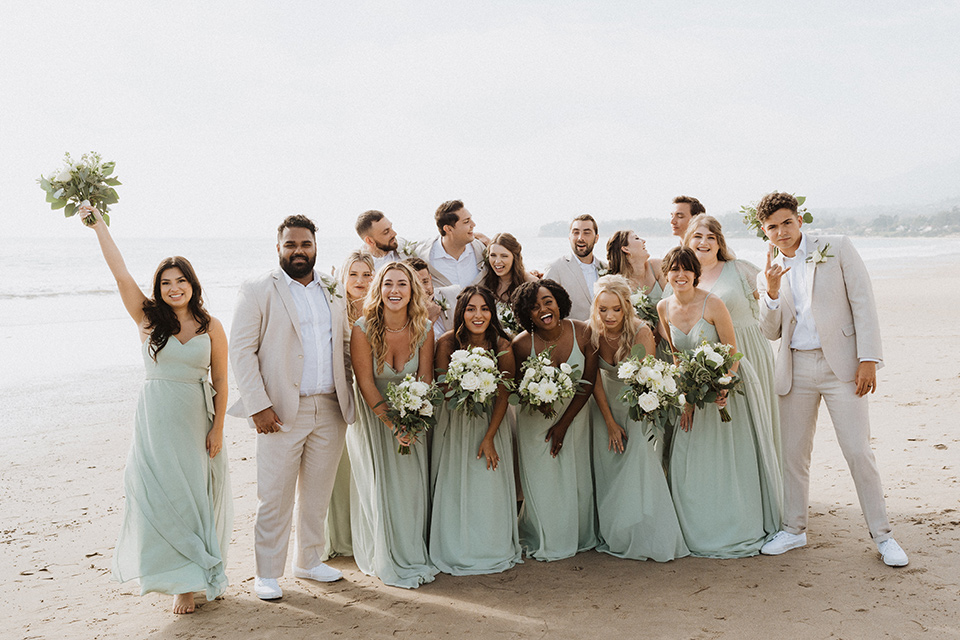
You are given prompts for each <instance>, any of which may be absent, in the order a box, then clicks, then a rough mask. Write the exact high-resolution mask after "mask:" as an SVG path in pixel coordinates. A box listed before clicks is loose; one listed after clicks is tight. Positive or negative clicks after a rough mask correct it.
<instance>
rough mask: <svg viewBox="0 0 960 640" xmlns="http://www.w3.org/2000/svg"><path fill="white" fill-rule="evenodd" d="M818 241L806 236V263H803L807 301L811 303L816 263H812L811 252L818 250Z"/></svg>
mask: <svg viewBox="0 0 960 640" xmlns="http://www.w3.org/2000/svg"><path fill="white" fill-rule="evenodd" d="M819 242H820V241H819V239H818V238H814V237H813V236H807V262H806V263H804V265H803V266H804V267H805V268H806V270H807V273H806V278H805V280H806V285H807V300H810V301H811V302H812V301H813V281H814V279H815V278H816V276H817V263H816V262H814V261H813V258H812V256H813V252H814V251H816V250H817V249H819V248H820V247H819Z"/></svg>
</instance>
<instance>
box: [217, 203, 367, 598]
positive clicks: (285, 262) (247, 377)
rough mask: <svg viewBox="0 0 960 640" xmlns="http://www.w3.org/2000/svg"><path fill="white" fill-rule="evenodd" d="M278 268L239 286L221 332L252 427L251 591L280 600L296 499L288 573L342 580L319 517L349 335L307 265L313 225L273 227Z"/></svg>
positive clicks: (340, 312) (330, 290) (312, 252)
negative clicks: (226, 329)
mask: <svg viewBox="0 0 960 640" xmlns="http://www.w3.org/2000/svg"><path fill="white" fill-rule="evenodd" d="M277 252H278V253H279V256H280V266H281V268H280V269H277V270H275V271H271V272H270V273H268V274H266V275H264V276H261V277H259V278H255V279H253V280H250V281H247V282H245V283H243V285H242V286H241V287H240V294H239V297H238V299H237V304H236V308H235V310H234V316H233V326H232V329H231V332H230V358H231V362H232V364H233V372H234V376H235V378H236V381H237V386H238V387H239V388H240V396H241V399H240V401H239V402H238V403H237V404H236V405H234V406H233V407H231V411H230V412H231V414H232V415H240V416H243V417H246V418H248V420H249V422H250V426H251V427H254V428H256V430H257V499H258V500H257V521H256V527H255V541H254V548H255V555H256V563H257V574H256V580H255V582H254V592H255V593H256V595H257V597H259V598H261V599H263V600H274V599H277V598H280V597H281V596H282V593H283V592H282V590H281V589H280V586H279V583H278V582H277V579H278V578H279V577H281V576H282V575H283V572H284V567H285V565H286V558H287V547H288V543H289V539H290V529H291V524H292V520H293V505H294V498H295V495H294V492H295V490H296V491H297V499H298V501H299V505H300V506H299V510H298V519H297V557H296V562H295V564H294V575H296V576H297V577H301V578H308V579H313V580H320V581H325V582H329V581H333V580H338V579H339V578H341V577H342V574H341V573H340V572H339V571H337V570H336V569H332V568H330V567H328V566H327V565H325V564H323V563H322V562H321V557H322V554H323V552H324V542H325V540H324V517H325V515H326V511H327V506H328V504H329V502H330V495H331V492H332V490H333V482H334V478H335V476H336V472H337V466H338V464H339V462H340V455H341V452H342V451H343V442H344V437H345V435H346V425H347V423H350V422H353V421H354V406H353V392H352V389H351V382H352V373H351V369H350V359H349V349H348V348H347V347H346V345H347V342H346V341H347V340H349V336H350V334H349V331H348V330H347V327H346V326H345V325H346V311H345V309H344V303H343V298H342V294H341V293H340V291H339V290H338V288H337V283H336V282H335V281H333V280H327V279H325V278H323V277H321V276H320V275H319V274H318V273H317V272H316V271H315V270H314V265H315V263H316V259H317V248H316V227H315V226H314V224H313V222H312V221H310V220H309V219H308V218H306V217H304V216H290V217H288V218H287V219H285V220H284V221H283V223H282V224H281V225H280V228H279V230H278V240H277Z"/></svg>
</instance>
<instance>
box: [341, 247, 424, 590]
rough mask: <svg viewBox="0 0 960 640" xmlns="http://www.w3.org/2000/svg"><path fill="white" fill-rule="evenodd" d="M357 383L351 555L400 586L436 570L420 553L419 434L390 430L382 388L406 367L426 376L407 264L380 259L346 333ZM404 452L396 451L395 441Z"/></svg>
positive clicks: (413, 280)
mask: <svg viewBox="0 0 960 640" xmlns="http://www.w3.org/2000/svg"><path fill="white" fill-rule="evenodd" d="M350 352H351V360H352V362H353V373H354V377H355V379H356V384H357V389H358V390H359V393H360V396H361V397H362V398H363V402H361V403H358V406H357V422H356V423H355V424H354V425H352V426H351V427H350V428H349V430H348V431H347V450H348V451H349V455H350V463H351V466H352V471H353V481H354V484H355V486H356V488H357V501H356V502H355V503H354V504H352V505H351V510H352V511H351V518H350V520H351V524H352V529H353V557H354V560H355V561H356V563H357V567H358V568H359V569H360V570H361V571H363V572H364V573H365V574H367V575H372V576H377V577H378V578H380V579H381V580H382V581H383V582H384V584H388V585H391V586H394V587H403V588H407V589H411V588H416V587H418V586H420V585H421V584H424V583H426V582H432V581H433V578H434V576H435V575H436V574H437V569H436V567H434V566H433V563H431V562H430V558H429V554H428V552H427V543H426V539H427V521H428V516H429V495H428V494H429V486H430V478H429V472H428V469H429V466H428V454H427V446H426V442H425V441H424V440H411V439H410V438H409V437H408V436H401V435H395V430H394V425H393V424H391V422H390V420H389V418H387V415H386V411H387V404H386V402H385V400H384V396H383V394H384V391H385V390H386V388H387V385H388V384H390V383H397V382H399V381H400V380H402V379H403V378H404V377H405V376H406V375H408V374H411V375H414V376H416V377H417V378H419V379H420V380H422V381H424V382H427V383H429V382H432V381H433V330H432V329H431V326H430V321H429V320H428V319H427V309H426V306H424V295H423V286H422V285H421V284H420V281H419V280H418V279H417V277H416V273H414V271H413V270H412V269H411V268H410V266H409V265H407V264H404V263H402V262H390V263H388V264H386V265H384V266H383V267H382V268H381V269H380V271H378V272H377V275H376V276H375V277H374V281H373V283H372V285H371V286H370V290H369V291H368V292H367V297H366V299H365V301H364V304H363V316H362V317H361V318H360V319H359V320H357V322H356V324H355V325H354V327H353V333H352V335H351V337H350ZM398 442H399V443H400V444H405V445H409V447H410V453H409V454H406V455H401V454H399V453H398V452H397V443H398Z"/></svg>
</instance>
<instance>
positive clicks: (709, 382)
mask: <svg viewBox="0 0 960 640" xmlns="http://www.w3.org/2000/svg"><path fill="white" fill-rule="evenodd" d="M677 355H678V358H679V360H680V362H679V369H680V370H679V376H678V381H679V383H680V391H682V392H683V395H684V396H685V399H686V401H687V402H689V403H690V404H695V405H697V406H698V407H700V408H701V409H702V408H703V407H704V406H705V405H707V404H708V403H710V402H715V401H716V400H717V398H718V397H719V395H720V393H721V392H723V391H727V392H734V393H736V392H741V393H742V391H743V390H742V389H741V386H742V385H741V380H740V378H739V377H738V376H737V374H735V373H733V372H732V371H730V367H732V366H733V364H734V363H735V362H737V361H738V360H739V359H740V358H742V357H743V354H742V353H733V347H731V346H730V345H728V344H723V343H714V344H711V343H708V342H707V341H706V340H704V341H703V342H702V343H700V346H699V347H697V348H696V349H694V350H693V351H692V352H690V353H679V354H677ZM720 420H721V421H723V422H730V420H731V418H730V412H729V411H727V408H726V407H720Z"/></svg>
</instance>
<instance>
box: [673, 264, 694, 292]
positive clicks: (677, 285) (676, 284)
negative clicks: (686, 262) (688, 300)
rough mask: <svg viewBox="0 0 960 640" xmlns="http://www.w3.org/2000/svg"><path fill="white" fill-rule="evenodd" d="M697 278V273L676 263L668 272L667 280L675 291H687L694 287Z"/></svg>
mask: <svg viewBox="0 0 960 640" xmlns="http://www.w3.org/2000/svg"><path fill="white" fill-rule="evenodd" d="M696 279H697V274H696V273H695V272H693V271H690V270H688V269H685V268H684V267H683V265H681V264H674V265H673V267H672V268H671V269H670V271H668V272H667V282H668V283H670V287H671V288H672V289H673V290H674V291H686V290H688V289H692V288H694V287H695V286H696V285H695V284H694V282H695V281H696Z"/></svg>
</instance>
